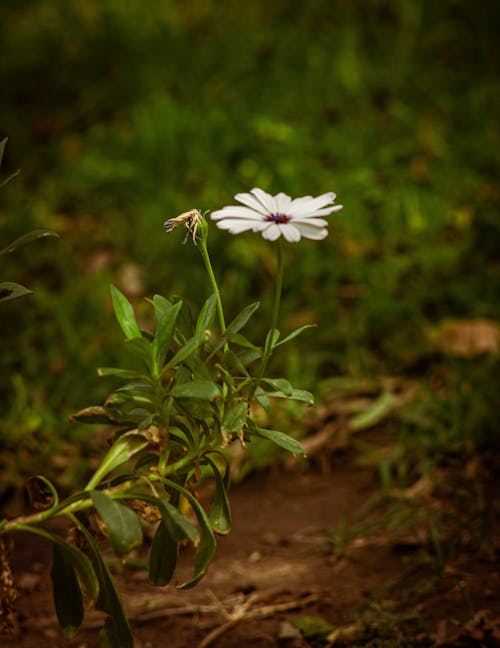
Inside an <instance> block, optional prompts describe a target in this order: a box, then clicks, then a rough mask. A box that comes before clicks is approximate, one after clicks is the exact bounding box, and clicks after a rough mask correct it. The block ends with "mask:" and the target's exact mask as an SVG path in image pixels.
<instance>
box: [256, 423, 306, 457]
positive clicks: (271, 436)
mask: <svg viewBox="0 0 500 648" xmlns="http://www.w3.org/2000/svg"><path fill="white" fill-rule="evenodd" d="M255 434H257V435H258V436H260V437H262V438H263V439H267V440H268V441H272V442H273V443H276V445H279V446H281V447H282V448H285V450H288V451H289V452H291V453H293V454H297V455H299V454H300V455H305V454H306V453H305V450H304V448H303V446H302V444H301V443H299V442H298V441H296V440H295V439H294V438H293V437H291V436H290V435H288V434H285V433H284V432H278V431H277V430H265V429H263V428H256V429H255Z"/></svg>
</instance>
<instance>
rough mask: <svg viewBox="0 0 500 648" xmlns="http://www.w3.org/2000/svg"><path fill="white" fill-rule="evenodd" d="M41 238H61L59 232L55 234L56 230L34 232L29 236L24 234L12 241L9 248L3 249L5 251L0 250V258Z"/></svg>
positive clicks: (37, 230)
mask: <svg viewBox="0 0 500 648" xmlns="http://www.w3.org/2000/svg"><path fill="white" fill-rule="evenodd" d="M41 238H59V234H58V233H57V232H54V230H50V229H36V230H32V231H31V232H28V233H27V234H23V235H22V236H20V237H19V238H17V239H16V240H15V241H12V243H10V244H9V245H8V246H7V247H5V248H3V250H0V256H2V255H3V254H8V253H9V252H14V250H17V249H18V248H20V247H22V246H23V245H26V244H27V243H31V242H32V241H36V240H38V239H41Z"/></svg>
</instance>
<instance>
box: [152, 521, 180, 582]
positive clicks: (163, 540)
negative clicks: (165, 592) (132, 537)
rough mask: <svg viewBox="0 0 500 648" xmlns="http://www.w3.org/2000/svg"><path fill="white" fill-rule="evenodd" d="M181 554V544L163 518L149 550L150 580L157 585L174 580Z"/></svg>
mask: <svg viewBox="0 0 500 648" xmlns="http://www.w3.org/2000/svg"><path fill="white" fill-rule="evenodd" d="M178 556H179V545H178V543H177V541H176V540H174V538H172V535H171V533H170V530H169V528H168V526H167V524H166V523H165V520H161V521H160V524H159V525H158V528H157V529H156V533H155V535H154V537H153V541H152V543H151V550H150V552H149V580H150V581H151V582H152V583H154V584H155V585H168V583H170V581H171V580H172V576H173V575H174V572H175V567H176V565H177V558H178Z"/></svg>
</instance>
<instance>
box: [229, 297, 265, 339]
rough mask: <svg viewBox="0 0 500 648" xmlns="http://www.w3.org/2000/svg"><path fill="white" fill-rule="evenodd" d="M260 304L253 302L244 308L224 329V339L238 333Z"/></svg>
mask: <svg viewBox="0 0 500 648" xmlns="http://www.w3.org/2000/svg"><path fill="white" fill-rule="evenodd" d="M259 306H260V302H254V303H253V304H250V305H248V306H245V308H244V309H243V310H242V311H241V312H240V313H239V314H238V315H236V317H235V318H234V319H233V321H232V322H231V323H230V324H229V326H228V327H227V328H226V337H227V338H228V339H230V338H231V337H232V336H233V335H235V333H238V331H240V330H241V329H242V328H243V327H244V326H245V324H246V323H247V322H248V320H249V319H250V318H251V317H252V315H253V314H254V313H255V311H256V310H257V309H258V308H259Z"/></svg>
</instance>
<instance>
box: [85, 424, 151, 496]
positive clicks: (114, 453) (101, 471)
mask: <svg viewBox="0 0 500 648" xmlns="http://www.w3.org/2000/svg"><path fill="white" fill-rule="evenodd" d="M148 444H149V440H148V439H147V437H146V436H145V435H144V434H143V433H139V432H138V431H137V430H131V431H130V432H126V433H125V434H122V436H121V437H119V438H118V439H117V440H116V441H115V442H114V443H113V445H112V446H111V448H110V449H109V450H108V453H107V455H106V456H105V457H104V459H103V460H102V461H101V463H100V465H99V467H98V468H97V470H96V471H95V473H94V474H93V476H92V478H91V479H90V481H89V483H88V484H87V488H86V490H92V489H93V488H95V487H96V486H97V484H99V482H100V481H101V480H102V479H103V478H104V477H105V476H106V475H107V474H108V473H110V472H111V471H112V470H114V469H115V468H117V467H118V466H120V465H121V464H123V463H125V462H126V461H128V460H129V459H130V458H131V457H133V456H134V455H135V454H136V453H137V452H140V451H141V450H143V449H144V448H145V447H146V446H147V445H148Z"/></svg>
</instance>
